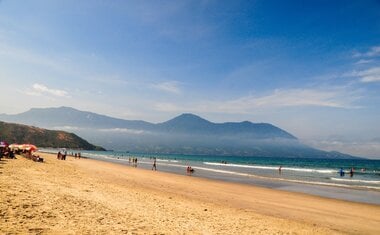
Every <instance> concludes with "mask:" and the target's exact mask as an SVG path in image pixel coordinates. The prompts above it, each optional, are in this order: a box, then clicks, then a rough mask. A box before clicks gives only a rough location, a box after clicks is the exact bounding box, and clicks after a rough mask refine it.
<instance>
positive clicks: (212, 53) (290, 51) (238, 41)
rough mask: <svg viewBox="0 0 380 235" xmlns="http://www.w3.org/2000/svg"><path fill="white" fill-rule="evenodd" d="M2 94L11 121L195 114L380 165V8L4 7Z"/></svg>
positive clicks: (275, 4) (17, 3)
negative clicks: (263, 127) (44, 113)
mask: <svg viewBox="0 0 380 235" xmlns="http://www.w3.org/2000/svg"><path fill="white" fill-rule="evenodd" d="M0 89H1V92H0V113H7V114H16V113H21V112H25V111H27V110H29V109H30V108H35V107H39V108H43V107H59V106H70V107H73V108H76V109H80V110H84V111H91V112H95V113H100V114H105V115H108V116H113V117H118V118H123V119H133V120H136V119H142V120H146V121H150V122H154V123H158V122H163V121H166V120H168V119H171V118H173V117H175V116H177V115H179V114H181V113H194V114H196V115H199V116H202V117H203V118H206V119H208V120H210V121H213V122H227V121H245V120H248V121H251V122H266V123H271V124H274V125H276V126H278V127H280V128H282V129H284V130H286V131H288V132H290V133H292V134H293V135H295V136H297V137H298V138H299V139H300V140H301V141H302V142H304V143H306V144H309V145H311V146H313V147H317V148H320V149H324V150H329V151H330V150H337V151H341V152H344V153H349V154H354V155H358V156H366V157H371V158H380V124H379V123H380V2H379V1H366V0H358V1H355V0H353V1H271V0H262V1H237V0H234V1H216V0H215V1H213V0H197V1H196V0H194V1H192V0H188V1H180V0H178V1H158V0H155V1H122V0H120V1H117V0H115V1H111V0H109V1H108V0H107V1H105V0H104V1H103V0H102V1H101V0H91V1H85V0H83V1H71V0H66V1H50V0H46V1H42V0H34V1H29V0H23V1H21V0H0Z"/></svg>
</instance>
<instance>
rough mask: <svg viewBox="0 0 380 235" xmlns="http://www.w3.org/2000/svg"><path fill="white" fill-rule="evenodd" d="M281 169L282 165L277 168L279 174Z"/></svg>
mask: <svg viewBox="0 0 380 235" xmlns="http://www.w3.org/2000/svg"><path fill="white" fill-rule="evenodd" d="M281 170H282V166H280V167H279V168H278V174H280V175H281Z"/></svg>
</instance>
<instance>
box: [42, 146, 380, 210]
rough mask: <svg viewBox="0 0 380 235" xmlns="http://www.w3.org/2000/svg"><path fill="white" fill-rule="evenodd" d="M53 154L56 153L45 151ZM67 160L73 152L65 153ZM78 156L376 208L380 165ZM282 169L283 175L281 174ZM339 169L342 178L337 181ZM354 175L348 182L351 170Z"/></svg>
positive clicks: (84, 153)
mask: <svg viewBox="0 0 380 235" xmlns="http://www.w3.org/2000/svg"><path fill="white" fill-rule="evenodd" d="M42 151H45V152H51V153H57V151H58V150H54V149H45V150H42ZM67 152H68V154H70V153H71V152H75V151H74V150H73V151H71V150H67ZM81 154H82V156H84V157H87V158H92V159H97V160H102V161H108V162H114V163H118V164H125V165H131V166H135V165H134V164H133V163H130V161H129V159H130V158H137V167H139V168H144V169H151V168H152V166H153V159H154V158H156V160H157V170H159V171H164V172H170V173H176V174H182V175H189V173H188V172H187V171H186V168H187V167H188V166H191V167H192V168H193V169H194V172H193V173H192V174H191V176H192V177H204V178H211V179H217V180H224V181H230V182H238V183H245V184H253V185H258V186H264V187H269V188H276V189H280V190H287V191H295V192H303V193H308V194H314V195H320V196H326V197H331V198H339V199H345V200H351V201H359V202H366V203H375V204H380V160H369V159H304V158H280V157H277V158H274V157H273V158H268V157H237V156H233V157H232V156H231V157H228V156H204V155H202V156H194V155H174V154H141V153H128V152H118V151H112V152H111V151H81ZM280 167H281V171H280V170H279V169H280ZM341 168H342V169H343V171H344V176H341V175H340V169H341ZM351 168H353V169H354V173H353V175H352V176H351V175H350V170H351Z"/></svg>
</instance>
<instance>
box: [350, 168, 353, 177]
mask: <svg viewBox="0 0 380 235" xmlns="http://www.w3.org/2000/svg"><path fill="white" fill-rule="evenodd" d="M353 176H354V168H353V167H351V170H350V177H351V178H352V177H353Z"/></svg>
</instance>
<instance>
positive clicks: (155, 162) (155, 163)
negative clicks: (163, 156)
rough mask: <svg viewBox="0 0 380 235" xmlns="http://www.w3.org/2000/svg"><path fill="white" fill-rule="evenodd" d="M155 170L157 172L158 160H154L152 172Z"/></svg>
mask: <svg viewBox="0 0 380 235" xmlns="http://www.w3.org/2000/svg"><path fill="white" fill-rule="evenodd" d="M153 169H154V170H155V171H156V170H157V160H156V158H154V160H153V167H152V171H153Z"/></svg>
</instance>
